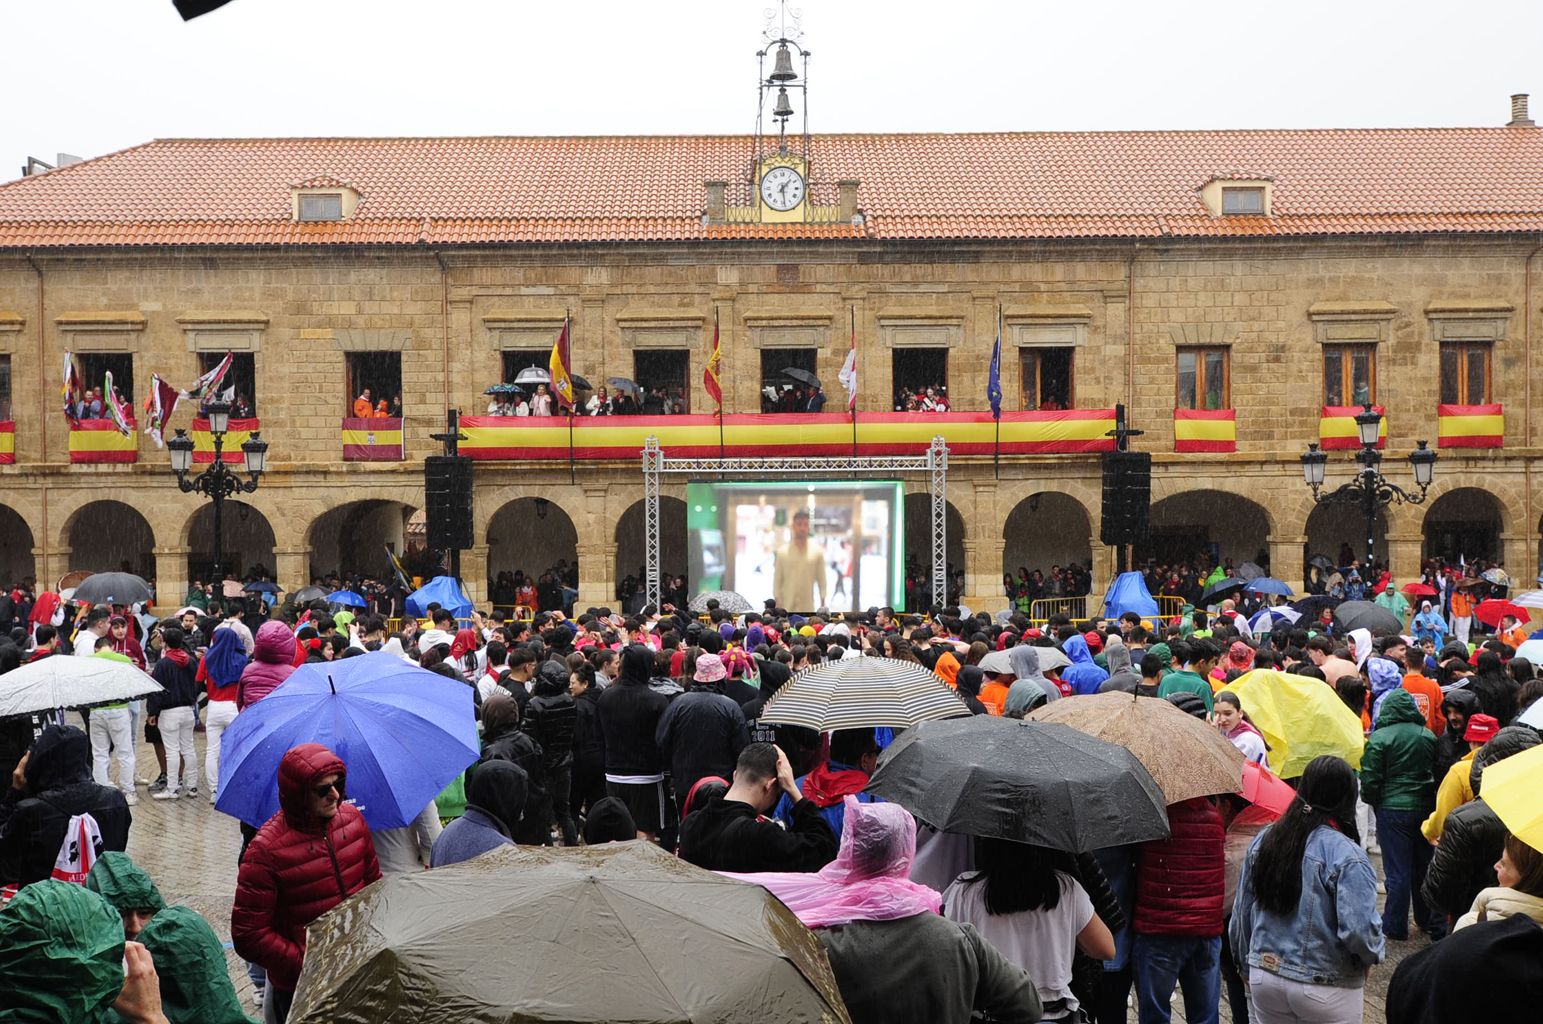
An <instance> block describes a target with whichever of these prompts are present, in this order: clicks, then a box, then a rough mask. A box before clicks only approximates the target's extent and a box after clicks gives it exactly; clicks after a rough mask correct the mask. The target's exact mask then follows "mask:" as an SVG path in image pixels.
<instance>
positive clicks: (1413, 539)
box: [1388, 533, 1425, 586]
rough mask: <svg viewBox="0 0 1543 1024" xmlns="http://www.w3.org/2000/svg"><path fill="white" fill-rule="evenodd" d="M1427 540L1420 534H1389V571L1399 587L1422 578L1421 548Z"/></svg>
mask: <svg viewBox="0 0 1543 1024" xmlns="http://www.w3.org/2000/svg"><path fill="white" fill-rule="evenodd" d="M1424 543H1425V538H1424V536H1422V535H1421V534H1418V533H1390V534H1388V569H1389V571H1390V572H1392V574H1393V579H1395V580H1396V581H1398V584H1399V586H1403V585H1404V584H1405V583H1411V582H1413V581H1414V580H1417V579H1419V578H1420V548H1421V547H1422V546H1423V545H1424Z"/></svg>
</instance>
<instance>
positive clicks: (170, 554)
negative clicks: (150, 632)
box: [151, 548, 188, 615]
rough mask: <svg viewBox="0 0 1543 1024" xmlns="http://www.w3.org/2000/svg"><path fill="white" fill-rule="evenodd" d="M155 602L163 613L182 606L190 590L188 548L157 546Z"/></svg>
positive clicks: (155, 553)
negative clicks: (183, 599) (184, 597)
mask: <svg viewBox="0 0 1543 1024" xmlns="http://www.w3.org/2000/svg"><path fill="white" fill-rule="evenodd" d="M151 554H152V555H154V556H155V604H156V608H157V609H159V611H160V613H161V614H162V615H169V614H171V613H172V612H174V611H176V610H177V609H178V608H180V607H182V598H183V596H184V595H186V594H187V592H188V553H187V549H186V548H155V549H154V550H153V551H152V552H151Z"/></svg>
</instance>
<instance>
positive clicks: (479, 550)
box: [461, 533, 489, 608]
mask: <svg viewBox="0 0 1543 1024" xmlns="http://www.w3.org/2000/svg"><path fill="white" fill-rule="evenodd" d="M484 536H486V534H485V533H484ZM488 550H489V548H488V545H486V544H474V545H472V546H471V547H469V548H467V549H466V550H465V551H462V552H461V583H462V585H464V586H465V587H466V596H468V597H470V598H471V603H472V604H474V605H476V606H477V607H478V608H485V607H486V606H487V602H488V600H489V598H488Z"/></svg>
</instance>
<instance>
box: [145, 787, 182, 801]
mask: <svg viewBox="0 0 1543 1024" xmlns="http://www.w3.org/2000/svg"><path fill="white" fill-rule="evenodd" d="M150 799H152V800H175V799H177V791H176V790H175V789H170V788H168V789H163V790H161V791H160V792H159V793H153V794H151V796H150Z"/></svg>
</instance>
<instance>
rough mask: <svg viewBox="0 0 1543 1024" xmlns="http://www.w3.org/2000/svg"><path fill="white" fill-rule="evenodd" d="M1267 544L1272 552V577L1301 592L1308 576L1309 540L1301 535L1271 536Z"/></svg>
mask: <svg viewBox="0 0 1543 1024" xmlns="http://www.w3.org/2000/svg"><path fill="white" fill-rule="evenodd" d="M1265 543H1266V545H1268V547H1269V551H1270V575H1271V576H1274V577H1275V578H1276V579H1278V580H1280V581H1281V582H1283V583H1285V584H1286V585H1287V586H1289V587H1290V588H1291V589H1292V590H1301V589H1302V584H1303V583H1304V582H1305V580H1304V579H1303V577H1304V576H1305V575H1306V562H1305V560H1306V558H1307V555H1306V551H1307V538H1306V537H1304V536H1302V535H1301V534H1295V535H1293V534H1284V535H1280V536H1276V535H1274V534H1271V535H1270V536H1269V537H1267V538H1265Z"/></svg>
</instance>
